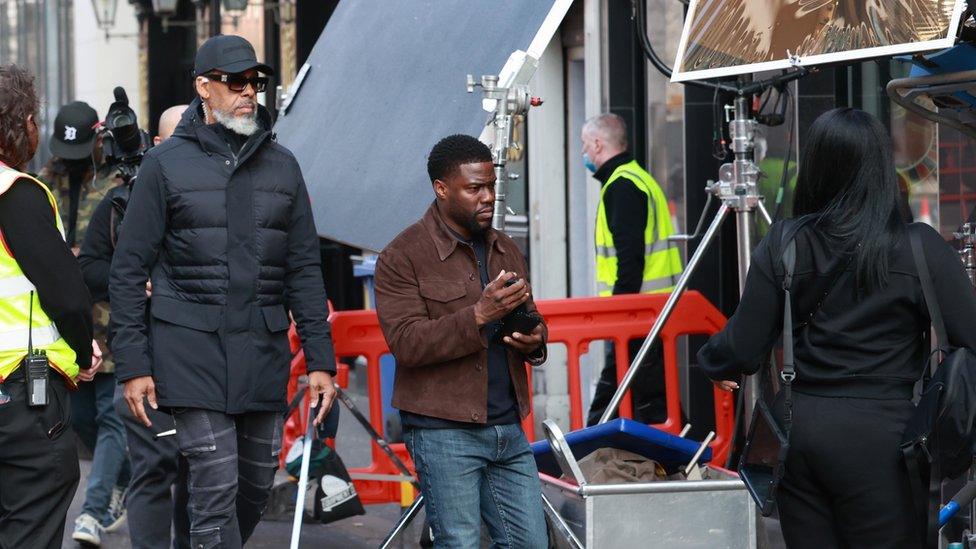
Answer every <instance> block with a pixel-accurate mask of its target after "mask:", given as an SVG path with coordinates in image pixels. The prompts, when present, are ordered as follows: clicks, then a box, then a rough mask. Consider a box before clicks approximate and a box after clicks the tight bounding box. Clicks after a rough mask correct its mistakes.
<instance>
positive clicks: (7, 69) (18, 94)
mask: <svg viewBox="0 0 976 549" xmlns="http://www.w3.org/2000/svg"><path fill="white" fill-rule="evenodd" d="M39 105H40V104H39V102H38V100H37V92H35V91H34V76H33V75H31V73H30V72H29V71H28V70H27V69H24V68H21V67H18V66H17V65H0V161H2V162H3V163H4V164H7V165H9V166H10V167H12V168H13V167H19V166H20V165H21V164H24V163H25V162H27V161H28V160H30V157H31V156H33V154H34V151H32V150H30V142H29V140H28V137H27V135H28V133H27V117H28V116H34V118H35V122H36V119H37V109H38V107H39Z"/></svg>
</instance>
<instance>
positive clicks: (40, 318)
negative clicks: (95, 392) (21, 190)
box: [0, 163, 78, 385]
mask: <svg viewBox="0 0 976 549" xmlns="http://www.w3.org/2000/svg"><path fill="white" fill-rule="evenodd" d="M18 179H25V180H28V181H32V182H34V183H36V184H37V185H40V187H41V188H42V189H44V192H45V194H46V195H47V197H48V201H49V202H50V204H51V208H52V211H53V213H54V219H55V223H56V225H57V228H58V230H59V231H60V232H61V234H62V236H63V235H64V228H63V226H62V225H61V218H60V216H59V215H58V208H57V202H56V201H55V199H54V195H52V194H51V191H50V190H49V189H48V188H47V186H45V185H44V183H42V182H40V181H38V180H37V179H35V178H33V177H31V176H29V175H27V174H24V173H21V172H18V171H16V170H13V169H11V168H8V167H7V166H5V165H3V164H2V163H0V194H3V193H4V192H6V191H7V190H9V189H10V187H11V186H12V185H13V184H14V182H15V181H17V180H18ZM0 238H2V234H0ZM28 338H30V341H31V344H32V345H33V347H34V349H36V350H43V351H44V352H45V353H46V354H47V357H48V360H49V362H50V363H51V366H52V368H54V369H55V370H56V371H58V372H59V373H60V374H61V375H63V376H64V377H65V378H66V379H67V380H68V381H69V383H71V384H72V385H73V384H74V380H75V378H76V377H77V375H78V364H77V360H76V356H75V352H74V350H72V349H71V346H69V345H68V343H67V342H66V341H65V340H64V338H62V337H61V334H60V333H59V332H58V329H57V326H56V325H55V324H54V321H53V320H51V318H50V317H49V316H48V315H47V313H46V312H45V311H44V308H43V307H42V306H41V303H40V298H39V296H38V295H37V289H36V288H35V287H34V284H33V283H31V281H30V280H29V279H28V278H27V277H26V276H25V275H24V272H23V271H22V270H21V268H20V265H19V264H18V263H17V260H16V258H14V257H13V255H11V253H10V250H9V248H8V247H7V245H6V242H3V245H2V246H0V381H2V380H3V379H6V378H7V377H8V376H9V375H10V374H11V373H12V372H13V371H15V370H16V369H17V368H18V367H19V366H20V364H21V362H22V360H23V358H24V357H25V356H26V355H27V347H28Z"/></svg>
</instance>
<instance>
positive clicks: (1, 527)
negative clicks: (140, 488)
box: [0, 65, 101, 548]
mask: <svg viewBox="0 0 976 549" xmlns="http://www.w3.org/2000/svg"><path fill="white" fill-rule="evenodd" d="M37 109H38V100H37V96H36V94H35V92H34V81H33V77H32V76H31V75H30V73H28V72H27V71H26V70H24V69H21V68H18V67H16V66H12V65H7V66H0V244H2V245H0V509H2V513H0V545H2V546H3V547H32V548H34V547H47V548H56V547H61V539H62V536H63V535H64V520H65V515H66V514H67V512H68V506H69V505H70V503H71V499H72V497H73V496H74V492H75V488H76V487H77V485H78V477H79V470H78V454H77V450H76V448H75V444H74V438H73V437H71V436H70V435H66V434H65V433H66V429H67V427H68V426H69V425H70V414H69V413H68V410H69V406H70V403H69V399H68V391H69V389H74V388H75V387H76V383H77V382H78V381H88V380H90V379H91V378H92V377H93V376H94V375H95V372H96V371H97V369H98V366H99V365H100V362H101V354H100V353H99V352H96V350H93V343H92V317H91V300H90V299H89V296H88V290H87V288H86V287H85V282H84V280H83V278H82V275H81V270H80V268H79V267H78V263H77V262H76V261H75V258H74V255H73V254H72V253H71V250H70V249H69V248H68V245H67V244H66V243H65V240H64V234H63V230H62V226H61V222H60V220H59V217H58V211H57V204H56V201H55V199H54V196H53V195H52V194H51V192H50V191H49V190H48V188H47V187H45V186H44V184H43V183H41V182H40V181H38V180H37V179H35V178H33V177H31V176H29V175H27V174H25V173H23V172H24V169H25V167H26V165H27V162H28V161H30V159H31V158H32V157H33V156H34V152H35V151H36V150H37V143H38V129H37V123H36V117H37ZM29 348H33V350H34V351H44V353H45V355H46V357H47V361H48V363H49V365H50V368H49V370H48V375H47V384H46V385H47V388H46V391H47V393H46V394H47V404H46V405H43V406H29V405H28V399H27V383H26V374H25V371H24V370H25V368H24V367H23V365H22V363H23V361H24V358H25V357H26V356H27V355H28V349H29ZM96 349H97V348H96ZM93 354H94V355H95V356H94V357H93ZM42 364H43V362H42ZM30 386H31V388H35V387H37V386H38V385H37V384H35V383H31V385H30ZM40 386H43V383H42V384H40Z"/></svg>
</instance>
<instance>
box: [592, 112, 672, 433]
mask: <svg viewBox="0 0 976 549" xmlns="http://www.w3.org/2000/svg"><path fill="white" fill-rule="evenodd" d="M582 141H583V163H584V165H585V166H586V168H587V169H588V170H589V171H590V172H592V173H593V177H594V178H595V179H597V180H598V181H599V182H600V184H601V190H600V203H599V205H598V206H597V215H596V233H595V242H596V285H597V292H598V293H599V294H600V295H601V296H610V295H620V294H636V293H665V292H670V291H671V290H672V289H673V288H674V284H675V282H676V281H677V279H678V276H680V275H681V269H682V266H681V252H680V251H679V250H678V248H677V247H676V246H675V245H674V244H672V243H671V242H670V241H669V240H668V237H670V236H671V235H672V234H673V233H674V227H673V226H672V223H671V210H670V208H669V206H668V200H667V197H666V196H665V195H664V192H663V191H662V190H661V187H660V186H659V185H658V184H657V181H655V180H654V178H653V177H651V175H650V174H649V173H647V171H646V170H644V168H642V167H641V166H640V165H639V164H638V163H637V161H636V160H635V159H634V157H633V156H631V155H630V154H629V153H628V152H627V125H626V124H625V123H624V121H623V119H622V118H621V117H620V116H618V115H616V114H611V113H606V114H601V115H599V116H595V117H593V118H591V119H589V120H587V121H586V124H584V126H583V131H582ZM640 344H641V342H640V341H639V340H635V341H632V342H630V345H629V347H630V348H629V353H630V354H629V356H630V358H631V359H632V358H633V356H634V355H635V354H636V352H637V349H639V348H640ZM663 363H664V357H663V353H662V350H661V346H660V344H656V345H655V346H654V347H652V348H651V351H650V353H648V356H647V360H646V361H645V363H644V365H643V366H642V367H641V370H640V371H639V373H638V375H637V378H636V379H635V380H634V384H633V386H632V389H631V395H632V397H633V399H632V400H633V403H634V419H637V420H639V421H641V422H643V423H659V422H662V421H664V420H665V418H666V416H667V408H666V404H665V398H664V395H665V391H664V366H663ZM616 389H617V368H616V359H615V347H614V345H613V344H612V343H611V344H608V345H607V357H606V362H605V364H604V367H603V371H602V372H601V374H600V380H599V382H598V383H597V387H596V393H595V394H594V396H593V402H592V404H591V405H590V412H589V415H588V418H587V424H588V425H593V424H595V423H596V422H597V421H599V419H600V416H601V415H602V414H603V412H604V410H605V409H606V407H607V405H608V404H609V403H610V399H611V398H612V397H613V393H614V392H615V391H616Z"/></svg>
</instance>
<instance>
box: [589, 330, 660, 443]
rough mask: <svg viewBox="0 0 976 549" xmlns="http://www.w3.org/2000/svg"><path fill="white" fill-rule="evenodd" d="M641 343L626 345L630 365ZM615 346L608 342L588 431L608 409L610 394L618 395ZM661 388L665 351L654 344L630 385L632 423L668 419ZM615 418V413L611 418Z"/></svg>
mask: <svg viewBox="0 0 976 549" xmlns="http://www.w3.org/2000/svg"><path fill="white" fill-rule="evenodd" d="M642 343H643V341H642V340H636V339H635V340H633V341H631V342H630V343H629V344H628V353H629V354H628V360H630V361H633V360H634V357H635V356H637V351H639V350H640V346H641V344H642ZM615 349H616V347H615V345H614V344H613V342H608V343H607V345H606V357H605V358H604V363H603V370H602V371H601V372H600V381H598V382H597V384H596V392H595V393H594V394H593V402H591V403H590V412H589V414H587V417H586V425H587V427H589V426H591V425H596V424H597V422H599V421H600V416H601V415H603V411H604V410H606V409H607V406H608V405H609V404H610V400H611V399H612V398H613V394H614V393H615V392H616V391H617V362H616V360H617V359H616V355H615V352H616V351H615ZM665 394H666V392H665V388H664V347H662V346H661V342H660V341H657V342H655V343H654V345H652V346H651V348H650V349H649V350H648V352H647V356H646V357H644V363H643V366H641V368H640V370H638V371H637V377H635V378H634V382H633V383H632V384H631V385H630V397H631V401H632V402H633V404H634V419H635V420H637V421H640V422H641V423H661V422H663V421H664V420H666V419H667V417H668V405H667V401H666V400H665ZM617 416H618V414H617V412H616V411H615V412H614V414H613V416H612V417H614V418H616V417H617Z"/></svg>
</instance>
